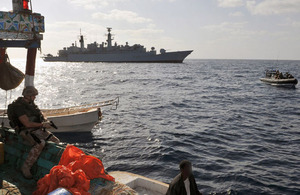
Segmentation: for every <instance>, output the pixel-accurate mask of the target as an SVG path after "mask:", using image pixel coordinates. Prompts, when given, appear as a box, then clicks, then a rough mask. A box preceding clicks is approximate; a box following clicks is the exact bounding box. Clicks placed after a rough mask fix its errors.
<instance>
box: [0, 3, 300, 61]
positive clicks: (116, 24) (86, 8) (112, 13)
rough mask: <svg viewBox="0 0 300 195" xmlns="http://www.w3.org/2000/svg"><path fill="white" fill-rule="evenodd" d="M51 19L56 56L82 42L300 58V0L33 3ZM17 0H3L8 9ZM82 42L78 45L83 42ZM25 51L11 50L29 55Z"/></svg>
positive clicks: (49, 43)
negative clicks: (111, 38) (109, 33)
mask: <svg viewBox="0 0 300 195" xmlns="http://www.w3.org/2000/svg"><path fill="white" fill-rule="evenodd" d="M32 3H33V11H34V12H38V13H41V14H42V15H44V16H45V21H46V33H44V40H43V41H42V52H43V53H52V54H56V53H57V51H58V49H61V48H62V47H64V46H69V45H71V43H73V42H75V41H76V40H77V39H78V35H79V30H80V28H81V29H82V33H83V34H84V35H85V37H86V40H85V41H86V42H85V43H90V42H94V41H97V42H99V43H101V42H103V41H105V40H106V37H105V36H104V35H105V33H106V27H112V28H113V31H112V32H113V34H114V35H115V41H117V43H118V44H125V42H126V41H128V42H129V44H130V45H131V44H134V43H140V44H142V45H145V46H146V47H147V49H150V47H152V46H154V47H155V48H156V49H157V50H159V49H160V48H164V49H166V50H171V51H176V50H187V49H192V50H194V52H193V53H192V55H190V56H189V58H205V59H207V58H213V59H298V60H299V59H300V55H299V54H300V0H48V1H46V0H32ZM11 4H12V3H11V0H1V4H0V8H1V10H2V11H5V10H11V9H12V5H11ZM77 43H78V41H77ZM24 51H25V50H24V49H14V50H9V54H11V57H23V56H24V57H26V55H25V52H24Z"/></svg>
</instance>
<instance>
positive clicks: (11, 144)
mask: <svg viewBox="0 0 300 195" xmlns="http://www.w3.org/2000/svg"><path fill="white" fill-rule="evenodd" d="M0 142H4V143H5V144H4V163H3V162H2V163H3V164H0V178H1V182H2V179H3V184H4V185H3V186H4V187H7V188H6V189H0V194H23V195H30V194H32V193H33V192H34V191H35V189H36V185H37V181H38V180H39V179H41V178H42V177H44V176H45V175H46V174H48V173H49V171H50V170H51V169H52V168H53V167H54V166H56V165H57V164H58V163H59V161H60V158H61V155H62V153H63V152H64V150H65V146H66V145H65V144H55V143H53V142H47V144H46V146H45V147H44V149H43V151H42V153H41V154H40V156H39V158H38V160H37V162H36V163H35V164H34V165H33V167H32V169H31V172H32V174H33V179H25V178H24V177H23V176H22V174H21V171H20V168H21V166H22V165H23V163H24V161H25V159H26V158H27V155H28V152H29V151H30V149H31V146H29V145H26V144H25V143H24V141H23V140H22V138H21V137H20V136H18V135H16V133H15V131H14V130H13V129H8V128H5V127H0ZM8 187H9V188H8ZM115 191H118V192H119V193H118V194H125V195H136V193H135V192H134V190H132V189H131V188H130V187H128V186H126V185H124V184H121V183H117V182H116V183H114V182H112V181H108V180H105V179H103V178H95V179H92V180H91V181H90V188H89V193H90V194H113V192H115Z"/></svg>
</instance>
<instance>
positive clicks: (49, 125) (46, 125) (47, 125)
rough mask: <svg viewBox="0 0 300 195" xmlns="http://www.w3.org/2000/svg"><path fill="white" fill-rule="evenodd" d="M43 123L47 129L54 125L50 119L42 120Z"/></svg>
mask: <svg viewBox="0 0 300 195" xmlns="http://www.w3.org/2000/svg"><path fill="white" fill-rule="evenodd" d="M42 124H43V126H42V128H45V129H50V128H51V127H52V126H51V122H50V121H44V122H42Z"/></svg>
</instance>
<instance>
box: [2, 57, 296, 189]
mask: <svg viewBox="0 0 300 195" xmlns="http://www.w3.org/2000/svg"><path fill="white" fill-rule="evenodd" d="M12 64H13V65H15V66H16V67H19V68H20V69H21V70H25V61H24V60H12ZM268 68H277V69H280V70H282V71H284V72H285V71H289V72H290V73H292V74H293V75H294V76H295V77H296V78H298V79H299V78H300V61H267V60H186V61H185V62H184V63H183V64H158V63H157V64H147V63H145V64H138V63H137V64H135V63H61V62H60V63H58V62H55V63H46V62H43V61H42V60H38V61H37V66H36V78H35V85H36V87H37V88H38V89H39V91H40V95H39V96H38V98H37V100H36V103H37V104H38V105H39V106H40V107H41V108H61V107H66V106H73V105H80V104H85V103H92V102H96V101H101V100H108V99H113V98H115V97H119V98H120V105H119V107H118V109H117V110H113V109H111V108H110V107H106V108H104V109H103V115H104V118H103V120H102V121H101V122H100V123H99V124H97V125H96V126H95V127H94V129H93V130H92V132H91V133H85V134H58V135H57V136H58V137H59V138H60V139H61V140H62V141H64V142H68V143H72V144H75V145H76V146H78V147H80V148H81V149H83V150H84V151H86V152H89V153H91V154H93V155H96V156H98V157H101V158H102V160H103V163H104V166H105V168H106V169H107V170H108V171H114V170H120V171H129V172H133V173H136V174H141V175H144V176H147V177H150V178H153V179H157V180H160V181H163V182H166V183H170V182H171V181H172V178H174V177H175V176H176V175H177V174H178V173H179V168H178V164H179V162H180V161H181V160H183V159H188V160H190V161H191V162H192V164H193V173H194V175H195V178H196V182H197V184H198V187H199V189H200V191H201V192H203V193H204V194H209V193H219V194H227V193H228V194H300V90H299V86H300V85H298V87H296V88H295V89H287V88H280V87H274V86H270V85H267V84H264V83H262V82H261V81H259V78H260V77H263V76H264V71H265V69H268ZM22 88H23V84H22V85H21V86H20V87H18V88H17V89H15V90H13V91H12V92H8V94H7V96H8V101H12V100H13V99H15V98H16V97H18V96H19V95H20V94H21V90H22ZM5 95H6V93H5V91H1V93H0V107H1V108H3V107H4V106H5Z"/></svg>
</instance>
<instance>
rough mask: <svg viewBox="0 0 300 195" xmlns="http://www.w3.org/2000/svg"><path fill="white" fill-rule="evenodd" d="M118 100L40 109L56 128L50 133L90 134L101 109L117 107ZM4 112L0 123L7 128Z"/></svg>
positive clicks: (0, 117) (1, 111) (1, 112)
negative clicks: (110, 106)
mask: <svg viewBox="0 0 300 195" xmlns="http://www.w3.org/2000/svg"><path fill="white" fill-rule="evenodd" d="M118 103H119V99H118V98H116V99H113V100H108V101H104V102H97V103H93V104H86V105H82V106H75V107H68V108H61V109H42V112H43V113H44V114H45V115H46V117H47V118H48V120H50V121H53V123H54V124H55V125H56V126H57V127H58V128H57V129H55V128H51V130H50V131H51V132H90V131H91V130H92V128H93V127H94V126H95V124H96V123H97V122H98V121H99V120H100V119H101V117H102V113H101V109H100V108H101V107H104V106H109V105H112V106H118ZM3 113H6V111H5V110H0V115H1V116H0V123H2V121H3V123H4V126H5V127H10V126H9V120H8V118H7V115H6V114H3Z"/></svg>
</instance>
